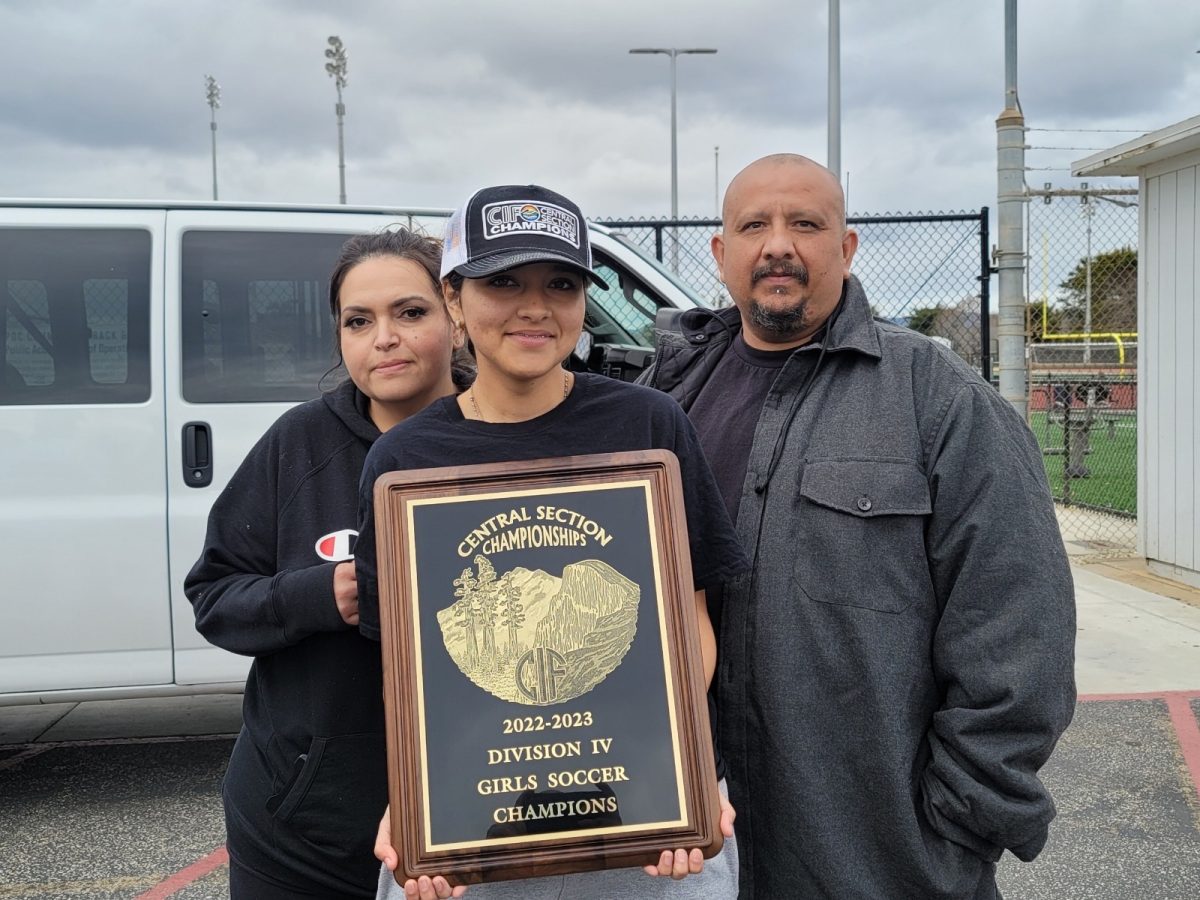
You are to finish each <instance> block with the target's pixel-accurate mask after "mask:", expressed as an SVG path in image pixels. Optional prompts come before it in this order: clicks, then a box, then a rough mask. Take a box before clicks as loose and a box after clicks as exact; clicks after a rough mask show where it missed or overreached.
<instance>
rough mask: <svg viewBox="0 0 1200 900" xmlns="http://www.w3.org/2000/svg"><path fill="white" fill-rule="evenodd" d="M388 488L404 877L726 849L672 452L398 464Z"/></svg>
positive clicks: (620, 862)
mask: <svg viewBox="0 0 1200 900" xmlns="http://www.w3.org/2000/svg"><path fill="white" fill-rule="evenodd" d="M375 509H376V525H377V529H378V553H379V594H380V617H381V637H382V641H383V660H384V703H385V709H386V715H387V725H386V727H387V745H388V792H389V798H390V801H391V815H392V840H393V843H394V844H395V846H396V849H397V851H398V852H399V856H400V865H399V866H398V867H397V870H396V875H397V880H399V881H401V882H402V881H403V880H404V879H406V878H415V877H417V876H419V875H437V874H441V875H445V876H446V878H447V879H448V880H449V881H450V882H451V884H475V883H479V882H485V881H499V880H504V879H512V878H527V877H535V876H539V875H552V874H561V873H565V872H581V871H587V870H592V869H604V868H618V867H624V866H638V865H645V864H652V863H656V862H657V861H658V857H659V854H660V853H661V851H663V850H665V849H673V848H676V847H684V848H691V847H699V848H701V850H702V851H703V852H704V855H705V856H706V857H707V856H712V855H714V854H716V853H717V852H718V851H719V850H720V849H721V842H722V838H721V831H720V827H719V819H720V806H719V799H718V795H717V785H716V774H715V772H714V768H713V755H712V739H711V734H710V731H709V721H708V705H707V700H706V697H705V684H704V671H703V663H702V660H701V656H700V643H699V637H698V631H697V625H696V614H695V603H694V591H693V589H692V574H691V573H692V568H691V561H690V554H689V552H688V540H687V520H686V517H685V514H684V507H683V495H682V489H681V483H680V475H679V463H678V460H677V459H676V458H675V456H674V454H672V453H670V452H669V451H665V450H647V451H638V452H633V453H606V454H597V455H594V456H576V457H567V458H561V459H549V460H537V461H531V462H515V463H496V464H488V465H478V466H457V467H447V468H439V469H423V470H416V471H408V472H392V473H388V474H385V475H383V476H381V477H380V478H379V480H378V481H377V482H376V484H375Z"/></svg>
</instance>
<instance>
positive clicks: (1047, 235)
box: [1026, 183, 1138, 554]
mask: <svg viewBox="0 0 1200 900" xmlns="http://www.w3.org/2000/svg"><path fill="white" fill-rule="evenodd" d="M1030 194H1031V198H1030V202H1029V206H1028V227H1027V228H1026V235H1027V242H1028V245H1027V250H1028V266H1027V268H1026V277H1027V281H1028V284H1027V290H1026V297H1027V298H1028V299H1029V305H1028V317H1027V324H1028V333H1029V424H1030V426H1031V427H1032V428H1033V431H1034V434H1036V435H1037V438H1038V442H1039V443H1040V444H1041V447H1042V453H1043V459H1044V461H1045V465H1046V475H1047V476H1048V478H1049V481H1050V488H1051V490H1052V491H1053V493H1054V496H1055V499H1056V500H1057V501H1058V507H1059V520H1060V522H1061V523H1062V526H1063V533H1064V536H1066V537H1067V539H1068V540H1074V541H1077V542H1079V543H1082V544H1084V545H1086V546H1088V547H1090V548H1091V549H1092V550H1093V551H1095V552H1096V553H1098V554H1123V553H1130V552H1133V551H1134V549H1135V547H1136V541H1137V518H1136V517H1137V388H1138V385H1137V281H1138V275H1137V268H1138V255H1137V243H1138V211H1137V197H1136V194H1137V191H1136V189H1132V188H1129V189H1118V188H1102V189H1089V188H1088V187H1087V184H1086V183H1084V184H1082V185H1080V187H1079V188H1077V189H1053V188H1051V187H1050V186H1049V185H1047V186H1046V187H1045V189H1043V190H1041V191H1031V192H1030Z"/></svg>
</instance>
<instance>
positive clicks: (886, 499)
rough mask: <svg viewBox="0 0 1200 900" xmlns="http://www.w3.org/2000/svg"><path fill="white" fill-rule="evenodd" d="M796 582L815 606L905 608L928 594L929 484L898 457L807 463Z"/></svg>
mask: <svg viewBox="0 0 1200 900" xmlns="http://www.w3.org/2000/svg"><path fill="white" fill-rule="evenodd" d="M800 479H801V480H800V490H799V497H798V500H797V509H796V532H795V548H796V554H795V562H794V565H793V569H792V579H793V581H794V582H795V583H796V586H797V587H798V588H799V589H800V591H801V592H802V593H803V594H804V595H805V596H807V597H808V598H809V599H811V600H815V601H816V602H818V603H828V604H833V605H837V606H852V607H858V608H861V609H873V610H877V611H879V612H886V613H901V612H904V611H905V610H907V609H908V608H909V607H910V606H912V605H913V603H914V602H915V601H916V600H917V599H918V598H924V597H931V596H932V593H933V585H932V581H931V580H930V577H929V564H928V560H927V559H926V556H925V521H926V517H927V516H928V515H929V514H930V512H931V511H932V506H931V504H930V498H929V483H928V482H927V481H926V479H925V475H924V473H923V472H922V471H921V470H920V468H919V467H918V466H917V465H916V464H915V463H913V462H910V461H908V460H898V459H814V460H808V461H807V462H806V463H805V465H804V468H803V470H802V474H801V476H800Z"/></svg>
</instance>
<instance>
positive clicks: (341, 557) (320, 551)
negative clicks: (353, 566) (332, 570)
mask: <svg viewBox="0 0 1200 900" xmlns="http://www.w3.org/2000/svg"><path fill="white" fill-rule="evenodd" d="M357 539H358V532H357V531H355V530H354V529H352V528H343V529H342V530H341V531H335V532H333V533H332V534H327V535H325V536H324V537H322V538H318V539H317V544H316V548H315V549H316V551H317V556H319V557H321V559H324V560H327V561H328V562H346V561H347V560H351V559H354V542H355V541H356V540H357Z"/></svg>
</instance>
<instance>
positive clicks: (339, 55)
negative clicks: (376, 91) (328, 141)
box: [325, 34, 346, 203]
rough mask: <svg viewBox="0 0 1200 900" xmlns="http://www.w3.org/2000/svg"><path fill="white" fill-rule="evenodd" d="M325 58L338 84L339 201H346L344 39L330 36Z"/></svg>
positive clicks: (326, 65)
mask: <svg viewBox="0 0 1200 900" xmlns="http://www.w3.org/2000/svg"><path fill="white" fill-rule="evenodd" d="M325 58H326V59H328V60H329V62H327V63H325V71H326V72H328V73H329V77H330V78H332V79H333V83H334V84H335V85H337V98H338V99H337V106H335V107H334V111H335V112H336V113H337V123H338V188H339V191H338V202H339V203H345V202H346V148H345V143H344V141H343V131H342V119H343V118H344V117H345V115H346V104H344V103H342V88H344V87H345V86H346V48H345V46H343V45H342V39H341V38H340V37H338V36H337V35H336V34H335V35H331V36H330V38H329V48H328V49H327V50H326V51H325Z"/></svg>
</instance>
